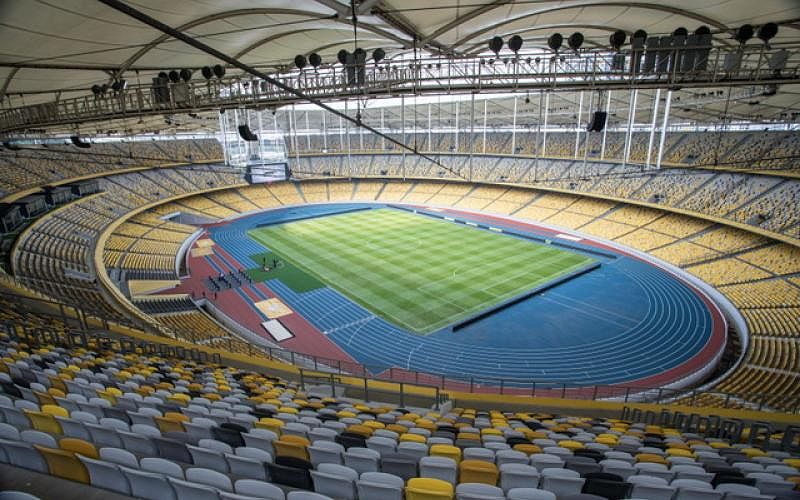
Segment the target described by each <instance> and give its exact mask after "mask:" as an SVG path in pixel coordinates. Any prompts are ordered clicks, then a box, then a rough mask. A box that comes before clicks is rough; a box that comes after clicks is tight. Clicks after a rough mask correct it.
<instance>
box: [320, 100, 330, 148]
mask: <svg viewBox="0 0 800 500" xmlns="http://www.w3.org/2000/svg"><path fill="white" fill-rule="evenodd" d="M320 113H321V114H322V149H324V150H325V151H326V152H327V151H328V123H327V121H326V120H325V115H326V114H327V113H328V112H327V111H325V110H322V111H321V112H320Z"/></svg>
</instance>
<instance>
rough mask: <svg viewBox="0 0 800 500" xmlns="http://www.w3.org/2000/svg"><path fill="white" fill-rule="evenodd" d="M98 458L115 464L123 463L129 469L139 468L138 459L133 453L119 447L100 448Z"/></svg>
mask: <svg viewBox="0 0 800 500" xmlns="http://www.w3.org/2000/svg"><path fill="white" fill-rule="evenodd" d="M100 460H105V461H106V462H111V463H114V464H117V465H124V466H125V467H130V468H131V469H138V468H139V460H138V459H137V458H136V455H134V454H133V453H131V452H129V451H127V450H123V449H120V448H108V447H106V448H100Z"/></svg>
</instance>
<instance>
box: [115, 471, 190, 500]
mask: <svg viewBox="0 0 800 500" xmlns="http://www.w3.org/2000/svg"><path fill="white" fill-rule="evenodd" d="M119 469H120V471H122V474H123V475H124V476H125V479H127V483H128V485H129V486H130V489H131V493H130V495H131V496H134V497H136V498H144V499H145V500H176V498H175V492H174V491H173V489H172V487H171V486H170V484H169V481H167V478H166V476H163V475H161V474H157V473H155V472H147V471H143V470H135V469H129V468H127V467H120V468H119Z"/></svg>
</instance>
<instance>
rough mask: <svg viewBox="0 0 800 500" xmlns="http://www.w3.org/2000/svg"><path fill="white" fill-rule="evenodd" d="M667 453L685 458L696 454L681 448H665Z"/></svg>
mask: <svg viewBox="0 0 800 500" xmlns="http://www.w3.org/2000/svg"><path fill="white" fill-rule="evenodd" d="M667 455H669V456H671V457H686V458H694V457H695V456H696V455H695V454H694V453H692V452H691V451H689V450H684V449H682V448H667Z"/></svg>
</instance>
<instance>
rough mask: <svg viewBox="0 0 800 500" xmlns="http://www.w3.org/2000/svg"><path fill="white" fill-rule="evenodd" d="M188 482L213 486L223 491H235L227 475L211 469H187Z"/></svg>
mask: <svg viewBox="0 0 800 500" xmlns="http://www.w3.org/2000/svg"><path fill="white" fill-rule="evenodd" d="M186 480H187V481H193V482H195V483H198V484H204V485H206V486H211V487H213V488H217V489H218V490H222V491H231V492H232V491H233V483H231V478H229V477H228V476H227V475H225V474H223V473H221V472H217V471H215V470H211V469H204V468H201V467H191V468H189V469H186Z"/></svg>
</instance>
